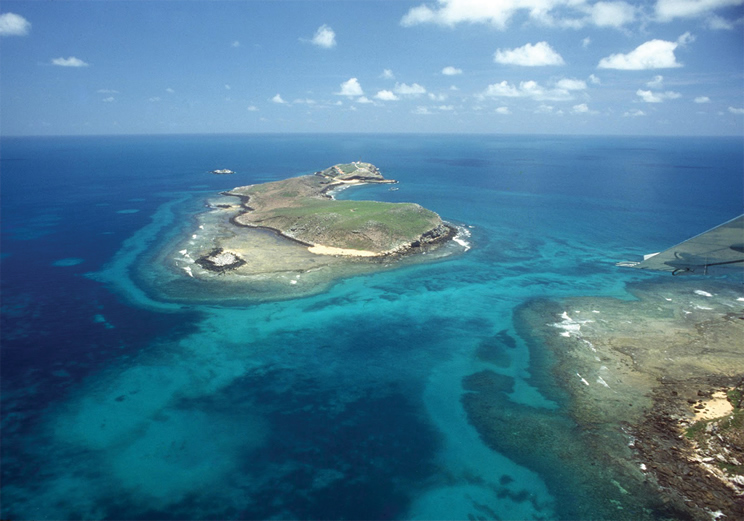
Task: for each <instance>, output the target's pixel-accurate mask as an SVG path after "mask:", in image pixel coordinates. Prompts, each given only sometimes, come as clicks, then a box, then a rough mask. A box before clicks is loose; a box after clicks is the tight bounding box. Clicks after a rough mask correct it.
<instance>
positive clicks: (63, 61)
mask: <svg viewBox="0 0 744 521" xmlns="http://www.w3.org/2000/svg"><path fill="white" fill-rule="evenodd" d="M52 65H58V66H60V67H87V66H88V64H87V63H85V62H84V61H83V60H81V59H80V58H75V57H74V56H70V57H69V58H54V59H53V60H52Z"/></svg>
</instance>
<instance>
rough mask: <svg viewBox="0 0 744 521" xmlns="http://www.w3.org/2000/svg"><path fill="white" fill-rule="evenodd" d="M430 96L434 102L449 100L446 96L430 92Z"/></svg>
mask: <svg viewBox="0 0 744 521" xmlns="http://www.w3.org/2000/svg"><path fill="white" fill-rule="evenodd" d="M428 96H429V99H430V100H432V101H444V100H446V99H447V95H446V94H434V93H433V92H430V93H429V94H428Z"/></svg>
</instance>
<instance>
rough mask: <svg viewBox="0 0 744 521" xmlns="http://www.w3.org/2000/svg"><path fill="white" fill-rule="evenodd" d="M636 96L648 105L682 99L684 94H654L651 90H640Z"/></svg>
mask: <svg viewBox="0 0 744 521" xmlns="http://www.w3.org/2000/svg"><path fill="white" fill-rule="evenodd" d="M636 95H637V96H639V97H640V98H641V99H642V100H643V101H644V102H646V103H661V102H663V101H664V100H667V99H677V98H681V97H682V94H680V93H679V92H674V91H666V92H652V91H650V90H641V89H638V91H636Z"/></svg>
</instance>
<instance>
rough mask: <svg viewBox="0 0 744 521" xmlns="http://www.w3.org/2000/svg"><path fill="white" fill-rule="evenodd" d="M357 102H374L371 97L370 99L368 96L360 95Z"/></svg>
mask: <svg viewBox="0 0 744 521" xmlns="http://www.w3.org/2000/svg"><path fill="white" fill-rule="evenodd" d="M356 102H357V103H374V101H372V100H371V99H369V98H368V97H367V96H360V97H358V98H357V100H356Z"/></svg>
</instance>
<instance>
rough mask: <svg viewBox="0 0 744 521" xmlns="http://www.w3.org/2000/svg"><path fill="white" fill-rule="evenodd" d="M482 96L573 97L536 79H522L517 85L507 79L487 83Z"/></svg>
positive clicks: (540, 98) (535, 98)
mask: <svg viewBox="0 0 744 521" xmlns="http://www.w3.org/2000/svg"><path fill="white" fill-rule="evenodd" d="M482 96H485V97H495V98H531V99H534V100H537V101H568V100H571V99H573V95H572V94H571V92H570V91H569V90H567V89H565V88H560V87H558V86H556V87H554V88H545V87H543V86H541V85H540V84H539V83H537V82H536V81H532V80H530V81H523V82H520V84H519V86H516V85H512V84H510V83H509V82H507V81H502V82H501V83H494V84H492V85H489V86H488V87H487V88H486V90H485V91H484V92H483V94H482Z"/></svg>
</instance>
